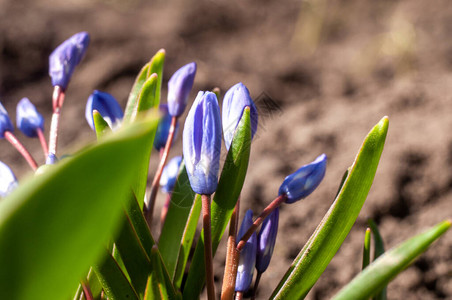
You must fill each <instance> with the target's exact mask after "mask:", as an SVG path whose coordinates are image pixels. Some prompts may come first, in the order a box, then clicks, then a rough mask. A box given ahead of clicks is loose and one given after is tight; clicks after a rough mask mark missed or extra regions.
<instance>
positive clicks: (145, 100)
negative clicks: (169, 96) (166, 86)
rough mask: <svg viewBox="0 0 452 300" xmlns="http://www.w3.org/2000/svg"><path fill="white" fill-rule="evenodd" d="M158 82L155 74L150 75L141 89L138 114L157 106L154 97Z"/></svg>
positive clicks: (157, 101) (157, 103)
mask: <svg viewBox="0 0 452 300" xmlns="http://www.w3.org/2000/svg"><path fill="white" fill-rule="evenodd" d="M158 81H159V80H158V77H157V74H155V73H152V75H151V76H150V77H149V78H148V79H147V80H146V82H145V83H144V84H143V88H142V89H141V92H140V96H139V99H138V108H137V111H138V112H141V111H146V110H148V109H151V108H156V107H158V106H159V100H158V99H157V97H156V93H157V85H158Z"/></svg>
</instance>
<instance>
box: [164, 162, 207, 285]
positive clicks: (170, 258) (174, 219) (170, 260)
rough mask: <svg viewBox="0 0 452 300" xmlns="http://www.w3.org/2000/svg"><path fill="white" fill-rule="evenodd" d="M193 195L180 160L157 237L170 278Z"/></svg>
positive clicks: (172, 274)
mask: <svg viewBox="0 0 452 300" xmlns="http://www.w3.org/2000/svg"><path fill="white" fill-rule="evenodd" d="M194 197H195V193H194V192H193V190H192V189H191V186H190V182H189V180H188V175H187V170H186V169H185V164H184V162H182V163H181V166H180V169H179V175H178V178H177V182H176V185H175V186H174V190H173V192H172V195H171V202H170V205H169V207H168V213H167V215H166V219H165V224H164V225H163V228H162V232H161V234H160V238H159V250H160V253H162V258H163V261H164V262H165V266H166V268H167V270H168V273H169V275H170V277H171V278H174V273H175V272H176V265H177V260H178V257H179V251H180V250H181V249H180V248H181V244H182V237H183V234H184V230H185V227H186V224H187V219H188V216H189V214H190V212H191V210H192V206H193V198H194ZM198 216H199V214H198ZM196 222H197V220H196ZM195 227H196V224H195Z"/></svg>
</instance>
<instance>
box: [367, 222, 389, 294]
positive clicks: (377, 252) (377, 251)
mask: <svg viewBox="0 0 452 300" xmlns="http://www.w3.org/2000/svg"><path fill="white" fill-rule="evenodd" d="M367 224H369V227H370V229H371V230H372V233H373V236H374V260H376V259H377V258H378V257H379V256H381V255H382V254H383V253H385V247H384V243H383V238H382V237H381V235H380V232H379V231H378V226H377V224H375V222H374V220H372V219H368V220H367ZM372 299H373V300H386V287H384V288H383V289H382V290H381V291H379V292H378V293H376V294H375V295H374V296H373V297H372Z"/></svg>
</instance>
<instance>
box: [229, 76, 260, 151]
mask: <svg viewBox="0 0 452 300" xmlns="http://www.w3.org/2000/svg"><path fill="white" fill-rule="evenodd" d="M246 106H248V107H249V108H250V117H251V137H253V136H254V134H255V133H256V131H257V124H258V114H257V109H256V106H255V105H254V102H253V100H252V99H251V97H250V93H249V91H248V89H247V88H246V86H245V85H244V84H243V83H241V82H240V83H237V84H236V85H234V86H233V87H231V88H230V89H229V90H228V91H227V92H226V94H225V95H224V98H223V111H222V113H223V114H222V117H223V119H222V121H223V135H224V142H225V145H226V149H228V150H229V147H230V146H231V143H232V138H233V137H234V133H235V129H236V128H237V126H238V125H239V122H240V119H241V118H242V114H243V110H244V109H245V107H246Z"/></svg>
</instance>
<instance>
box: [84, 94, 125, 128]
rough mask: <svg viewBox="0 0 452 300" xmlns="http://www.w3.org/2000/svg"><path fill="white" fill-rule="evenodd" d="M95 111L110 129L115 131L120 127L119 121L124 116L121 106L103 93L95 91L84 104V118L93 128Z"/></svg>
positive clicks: (110, 96)
mask: <svg viewBox="0 0 452 300" xmlns="http://www.w3.org/2000/svg"><path fill="white" fill-rule="evenodd" d="M94 110H97V111H98V112H99V113H100V115H101V116H102V118H104V120H105V122H107V123H108V126H110V128H111V129H113V130H114V129H117V128H118V127H119V125H121V120H122V118H123V116H124V113H123V112H122V109H121V106H119V104H118V101H116V99H115V98H114V97H113V96H112V95H110V94H108V93H105V92H101V91H98V90H95V91H94V92H93V93H92V94H91V95H90V96H89V98H88V102H86V109H85V117H86V121H88V124H89V126H90V127H91V128H92V129H93V130H95V128H94V119H93V111H94Z"/></svg>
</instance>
